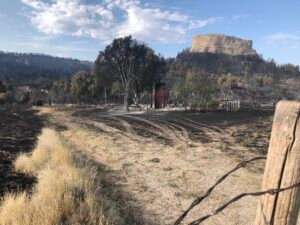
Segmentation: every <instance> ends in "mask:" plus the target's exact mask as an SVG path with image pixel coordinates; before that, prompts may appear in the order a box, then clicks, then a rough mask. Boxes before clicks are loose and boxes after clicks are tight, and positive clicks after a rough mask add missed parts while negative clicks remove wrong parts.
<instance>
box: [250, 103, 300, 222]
mask: <svg viewBox="0 0 300 225" xmlns="http://www.w3.org/2000/svg"><path fill="white" fill-rule="evenodd" d="M299 115H300V102H288V101H281V102H279V103H278V104H277V106H276V112H275V118H274V123H273V127H272V135H271V140H270V145H269V152H268V157H267V162H266V168H265V173H264V178H263V183H262V189H263V190H267V189H272V188H276V189H278V188H284V187H288V186H291V185H293V184H295V183H297V182H299V181H300V119H299V117H300V116H299ZM299 207H300V188H294V189H292V190H289V191H285V192H281V193H279V194H277V195H264V196H263V197H261V199H260V201H259V204H258V209H257V214H256V220H255V225H296V224H297V219H298V213H299Z"/></svg>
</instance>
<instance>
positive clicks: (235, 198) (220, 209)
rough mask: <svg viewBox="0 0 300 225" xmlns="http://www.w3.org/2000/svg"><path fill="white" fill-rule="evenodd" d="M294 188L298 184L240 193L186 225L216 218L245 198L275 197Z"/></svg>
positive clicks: (195, 224)
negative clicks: (267, 195)
mask: <svg viewBox="0 0 300 225" xmlns="http://www.w3.org/2000/svg"><path fill="white" fill-rule="evenodd" d="M296 187H300V182H298V183H296V184H293V185H291V186H289V187H285V188H280V189H269V190H265V191H260V192H248V193H242V194H239V195H237V196H236V197H234V198H232V199H230V200H229V201H228V202H226V203H224V204H223V205H221V206H220V207H219V208H217V209H216V210H215V211H214V212H212V213H210V214H207V215H205V216H203V217H201V218H199V219H197V220H194V221H193V222H191V223H189V224H188V225H199V224H200V223H202V222H204V221H205V220H207V219H208V218H210V217H213V216H216V215H217V214H219V213H220V212H222V211H223V210H224V209H225V208H227V207H228V206H230V205H231V204H233V203H235V202H237V201H239V200H240V199H242V198H245V197H247V196H255V197H256V196H261V195H266V194H269V195H275V194H279V193H280V192H284V191H288V190H291V189H293V188H296Z"/></svg>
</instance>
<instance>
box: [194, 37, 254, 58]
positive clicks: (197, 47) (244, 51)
mask: <svg viewBox="0 0 300 225" xmlns="http://www.w3.org/2000/svg"><path fill="white" fill-rule="evenodd" d="M191 52H198V53H220V54H228V55H256V54H257V53H256V51H255V50H254V49H253V48H252V41H250V40H244V39H241V38H237V37H232V36H225V35H218V34H209V35H199V36H196V37H194V38H193V43H192V48H191Z"/></svg>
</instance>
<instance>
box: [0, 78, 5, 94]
mask: <svg viewBox="0 0 300 225" xmlns="http://www.w3.org/2000/svg"><path fill="white" fill-rule="evenodd" d="M5 92H6V86H5V85H4V83H3V82H2V81H1V80H0V93H5Z"/></svg>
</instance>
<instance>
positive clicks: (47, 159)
mask: <svg viewBox="0 0 300 225" xmlns="http://www.w3.org/2000/svg"><path fill="white" fill-rule="evenodd" d="M15 167H16V169H17V170H18V171H20V172H24V173H28V174H31V175H35V176H36V177H37V184H36V186H35V187H34V189H33V193H32V194H31V195H29V194H27V193H25V192H23V193H18V194H7V195H6V196H5V197H4V198H3V201H2V203H1V205H0V225H79V224H86V225H108V224H112V223H111V222H109V220H108V218H107V217H106V216H104V213H103V210H102V204H101V202H99V201H97V199H98V198H97V196H96V194H95V185H94V182H93V180H91V174H90V173H89V171H88V170H87V169H85V168H81V167H78V166H77V165H76V163H75V162H74V160H73V158H72V155H71V153H70V151H69V149H68V148H67V147H66V145H65V144H64V143H62V141H61V139H60V137H59V135H58V134H57V133H56V132H55V131H53V130H51V129H44V130H43V132H42V134H41V136H40V137H39V141H38V145H37V147H36V148H35V150H34V151H33V152H32V153H31V154H25V155H20V156H19V157H18V159H17V160H16V162H15Z"/></svg>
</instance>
